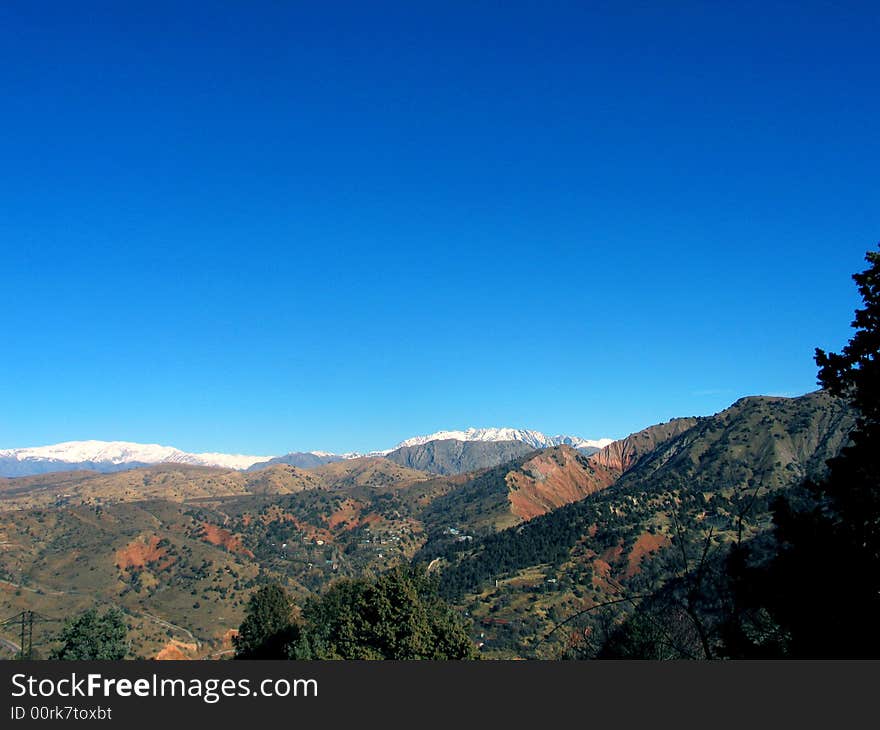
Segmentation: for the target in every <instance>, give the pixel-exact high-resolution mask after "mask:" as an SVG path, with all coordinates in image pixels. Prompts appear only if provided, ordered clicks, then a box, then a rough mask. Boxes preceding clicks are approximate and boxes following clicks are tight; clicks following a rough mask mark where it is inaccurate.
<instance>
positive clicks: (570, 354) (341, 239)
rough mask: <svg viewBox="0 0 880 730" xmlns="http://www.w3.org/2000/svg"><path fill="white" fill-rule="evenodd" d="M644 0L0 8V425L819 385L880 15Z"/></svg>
mask: <svg viewBox="0 0 880 730" xmlns="http://www.w3.org/2000/svg"><path fill="white" fill-rule="evenodd" d="M669 5H671V4H670V3H657V4H651V3H645V2H640V3H631V4H628V3H618V2H614V3H611V2H607V3H584V2H574V3H552V2H550V3H548V2H540V3H537V2H535V3H507V2H505V3H484V2H478V3H461V4H455V3H445V2H444V3H400V4H385V3H302V4H299V3H293V2H249V3H231V2H230V3H211V4H204V5H201V4H199V3H155V2H151V3H111V2H107V3H94V2H83V3H75V4H74V3H66V2H65V3H62V2H58V3H45V2H43V3H32V2H9V3H3V4H2V5H0V89H2V117H0V131H2V135H0V160H2V173H0V201H2V203H0V254H2V256H0V261H2V269H0V282H2V287H0V328H2V337H0V342H2V345H0V403H2V407H0V447H13V446H26V445H38V444H45V443H53V442H56V441H62V440H72V439H85V438H97V439H125V440H132V441H146V442H159V443H165V444H172V445H175V446H178V447H180V448H183V449H186V450H191V451H199V450H217V451H234V452H243V453H282V452H285V451H289V450H300V449H313V448H323V449H330V450H350V449H372V448H381V447H387V446H390V445H392V444H394V443H396V442H397V441H399V440H400V439H402V438H404V437H407V436H410V435H413V434H417V433H428V432H431V431H434V430H437V429H440V428H456V427H467V426H471V425H473V426H490V425H511V426H520V427H529V428H537V429H541V430H544V431H548V432H552V433H558V432H565V433H573V434H578V435H581V436H585V437H594V438H597V437H600V436H611V437H619V436H623V435H625V434H626V433H628V432H630V431H633V430H636V429H639V428H642V427H644V426H646V425H649V424H651V423H655V422H658V421H663V420H666V419H668V418H671V417H674V416H679V415H692V414H708V413H713V412H715V411H717V410H720V409H722V408H723V407H725V406H726V405H728V404H729V403H730V402H732V401H733V400H735V399H736V398H738V397H740V396H743V395H747V394H759V393H787V394H799V393H803V392H806V391H809V390H812V389H814V388H815V375H816V368H815V366H814V364H813V361H812V354H813V348H814V347H816V346H821V347H824V348H826V349H837V348H839V347H840V346H841V345H842V344H844V342H845V341H846V339H847V337H848V336H849V332H850V331H849V328H848V325H849V322H850V320H851V318H852V312H853V310H854V308H855V307H856V306H857V305H858V299H857V296H856V292H855V288H854V286H853V284H852V282H851V280H850V275H851V274H852V273H853V272H855V271H857V270H861V269H862V268H864V261H863V256H864V253H865V251H866V250H868V249H870V248H873V247H874V246H875V245H876V242H877V240H878V239H880V176H878V175H877V170H878V169H880V135H878V134H877V123H878V121H877V120H878V119H880V94H878V93H877V78H878V72H880V60H878V56H877V47H876V39H877V37H878V32H880V23H878V18H880V10H878V9H877V6H876V4H872V3H865V4H855V3H829V2H813V3H810V2H797V3H796V2H786V3H777V4H774V3H766V2H760V3H758V2H737V3H728V4H723V3H715V2H711V3H688V2H684V3H676V4H675V8H674V9H670V8H669V7H668V6H669ZM664 6H665V7H664Z"/></svg>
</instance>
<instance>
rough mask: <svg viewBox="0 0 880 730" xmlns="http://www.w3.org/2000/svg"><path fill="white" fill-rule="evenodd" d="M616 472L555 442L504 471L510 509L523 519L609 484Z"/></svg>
mask: <svg viewBox="0 0 880 730" xmlns="http://www.w3.org/2000/svg"><path fill="white" fill-rule="evenodd" d="M619 476H620V473H619V472H617V471H615V470H613V469H610V468H608V467H607V466H605V465H603V464H596V463H592V462H591V461H590V460H589V459H588V458H586V457H584V456H583V455H581V454H580V453H578V452H577V451H575V450H574V449H573V448H571V447H570V446H556V447H554V448H552V449H547V450H546V451H542V452H541V453H539V454H538V455H537V456H534V457H532V458H531V459H529V460H528V461H526V462H524V463H523V464H522V466H521V467H520V468H519V469H514V470H511V471H510V472H508V474H507V477H506V480H505V481H506V482H507V487H508V489H509V490H510V491H509V493H508V495H507V498H508V500H509V502H510V511H511V512H513V514H514V515H516V516H517V517H518V518H520V519H521V520H523V521H525V520H531V519H533V518H535V517H539V516H540V515H543V514H546V513H547V512H549V511H551V510H554V509H557V508H559V507H562V506H563V505H566V504H569V503H571V502H577V501H578V500H580V499H583V498H584V497H587V496H589V495H590V494H593V493H595V492H598V491H599V490H601V489H605V488H607V487H610V486H611V485H612V484H613V483H614V482H615V481H616V480H617V478H618V477H619Z"/></svg>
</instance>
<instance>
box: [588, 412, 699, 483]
mask: <svg viewBox="0 0 880 730" xmlns="http://www.w3.org/2000/svg"><path fill="white" fill-rule="evenodd" d="M697 421H698V419H696V418H675V419H673V420H671V421H669V422H667V423H660V424H657V425H656V426H650V427H648V428H646V429H643V430H642V431H638V432H636V433H633V434H630V435H629V436H627V437H626V438H623V439H620V440H619V441H615V442H613V443H611V444H609V445H608V446H606V447H605V448H604V449H601V450H600V451H597V452H596V453H595V454H593V455H592V456H590V461H592V462H593V463H594V464H601V465H602V466H605V467H608V468H609V469H611V470H613V471H616V472H618V473H619V474H623V473H624V472H627V471H629V470H630V469H632V467H633V466H635V464H636V462H637V461H638V460H639V459H641V458H642V457H643V456H645V455H646V454H649V453H651V452H652V451H653V450H654V449H656V448H657V447H658V446H660V445H661V444H663V443H665V442H666V441H669V440H670V439H672V438H675V437H676V436H678V435H679V434H682V433H684V432H685V431H687V430H688V429H690V428H692V427H693V426H695V425H696V424H697Z"/></svg>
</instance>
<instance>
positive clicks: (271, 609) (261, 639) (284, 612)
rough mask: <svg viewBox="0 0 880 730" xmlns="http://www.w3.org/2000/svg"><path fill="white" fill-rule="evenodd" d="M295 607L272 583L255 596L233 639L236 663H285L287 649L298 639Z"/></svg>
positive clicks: (249, 603)
mask: <svg viewBox="0 0 880 730" xmlns="http://www.w3.org/2000/svg"><path fill="white" fill-rule="evenodd" d="M292 609H293V605H292V603H291V601H290V598H289V597H288V595H287V593H286V592H285V590H284V589H283V588H282V587H281V586H280V585H278V584H277V583H270V584H268V585H265V586H263V587H262V588H260V589H259V590H257V591H256V592H254V593H253V594H252V595H251V597H250V600H249V601H248V607H247V613H246V615H245V618H244V621H242V623H241V626H240V627H239V629H238V635H237V636H235V637H234V638H233V640H232V641H233V645H234V646H235V658H236V659H284V658H285V646H286V645H287V644H288V643H290V642H291V641H294V640H295V639H296V638H297V637H298V628H297V627H296V626H295V625H294V624H293V623H292V622H291V612H292Z"/></svg>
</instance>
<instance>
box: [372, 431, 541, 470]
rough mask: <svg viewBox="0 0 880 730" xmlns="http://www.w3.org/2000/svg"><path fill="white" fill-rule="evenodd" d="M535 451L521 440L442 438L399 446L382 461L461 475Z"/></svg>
mask: <svg viewBox="0 0 880 730" xmlns="http://www.w3.org/2000/svg"><path fill="white" fill-rule="evenodd" d="M532 451H535V448H534V447H533V446H530V445H529V444H527V443H525V442H523V441H459V440H456V439H444V440H441V441H428V443H425V444H416V445H413V446H401V447H400V448H398V449H395V450H394V451H392V452H391V453H389V454H387V455H386V457H385V458H386V459H390V460H391V461H393V462H395V463H397V464H400V465H402V466H406V467H409V468H410V469H418V470H420V471H427V472H431V473H432V474H462V473H464V472H468V471H477V470H479V469H488V468H489V467H493V466H498V465H499V464H503V463H505V462H507V461H511V460H513V459H516V458H517V457H520V456H524V455H525V454H528V453H531V452H532Z"/></svg>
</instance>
